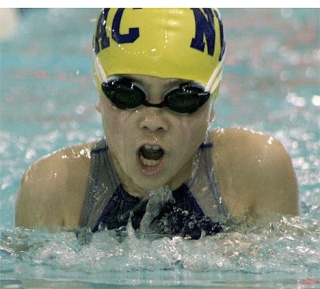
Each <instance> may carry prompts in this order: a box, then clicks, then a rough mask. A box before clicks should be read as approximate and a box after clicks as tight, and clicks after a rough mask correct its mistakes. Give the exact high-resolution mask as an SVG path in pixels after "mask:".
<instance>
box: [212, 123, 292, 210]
mask: <svg viewBox="0 0 320 289" xmlns="http://www.w3.org/2000/svg"><path fill="white" fill-rule="evenodd" d="M212 139H213V143H214V152H213V162H214V166H215V167H216V173H217V178H218V183H219V186H220V189H221V194H222V196H223V198H224V199H225V201H226V204H227V207H228V209H229V211H230V212H231V213H232V214H234V215H245V214H248V213H251V212H254V213H258V214H263V213H264V212H276V213H279V214H292V215H296V214H298V188H297V180H296V176H295V172H294V169H293V166H292V162H291V158H290V156H289V154H288V153H287V151H286V150H285V148H284V147H283V145H282V144H281V143H280V142H279V141H278V140H276V139H274V138H273V137H272V136H270V135H266V134H262V133H259V132H255V131H251V130H246V129H241V128H229V129H218V130H215V131H213V132H212Z"/></svg>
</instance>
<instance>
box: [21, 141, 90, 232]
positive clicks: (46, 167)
mask: <svg viewBox="0 0 320 289" xmlns="http://www.w3.org/2000/svg"><path fill="white" fill-rule="evenodd" d="M92 146H93V144H92V143H88V144H82V145H78V146H72V147H66V148H63V149H61V150H58V151H56V152H53V153H52V154H50V155H47V156H44V157H43V158H41V159H39V160H38V161H36V162H35V163H34V164H33V165H31V166H30V167H29V168H28V170H27V171H26V172H25V174H24V175H23V177H22V180H21V184H20V188H19V191H18V196H17V201H16V212H15V219H16V226H22V227H44V228H54V227H61V226H66V227H76V226H77V223H78V222H79V217H80V214H81V210H82V205H83V201H84V198H85V194H86V190H87V185H88V178H89V173H90V151H91V148H92Z"/></svg>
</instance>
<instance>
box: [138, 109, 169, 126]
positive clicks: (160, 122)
mask: <svg viewBox="0 0 320 289" xmlns="http://www.w3.org/2000/svg"><path fill="white" fill-rule="evenodd" d="M164 110H165V109H164V108H157V107H143V108H142V109H141V111H140V113H141V121H140V123H139V128H140V129H143V130H148V131H152V132H155V131H167V130H168V128H169V123H168V121H167V119H166V118H165V115H164V114H165V111H164Z"/></svg>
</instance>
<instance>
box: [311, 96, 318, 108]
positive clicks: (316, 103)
mask: <svg viewBox="0 0 320 289" xmlns="http://www.w3.org/2000/svg"><path fill="white" fill-rule="evenodd" d="M311 102H312V104H313V105H314V106H320V95H314V96H312V100H311Z"/></svg>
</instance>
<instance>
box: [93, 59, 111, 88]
mask: <svg viewBox="0 0 320 289" xmlns="http://www.w3.org/2000/svg"><path fill="white" fill-rule="evenodd" d="M93 65H94V70H95V72H96V75H97V77H98V79H99V81H100V84H101V83H103V82H108V78H107V76H106V73H105V72H104V69H103V67H102V65H101V63H100V62H99V58H98V57H95V58H94V61H93ZM96 85H97V87H100V85H98V84H96Z"/></svg>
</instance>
